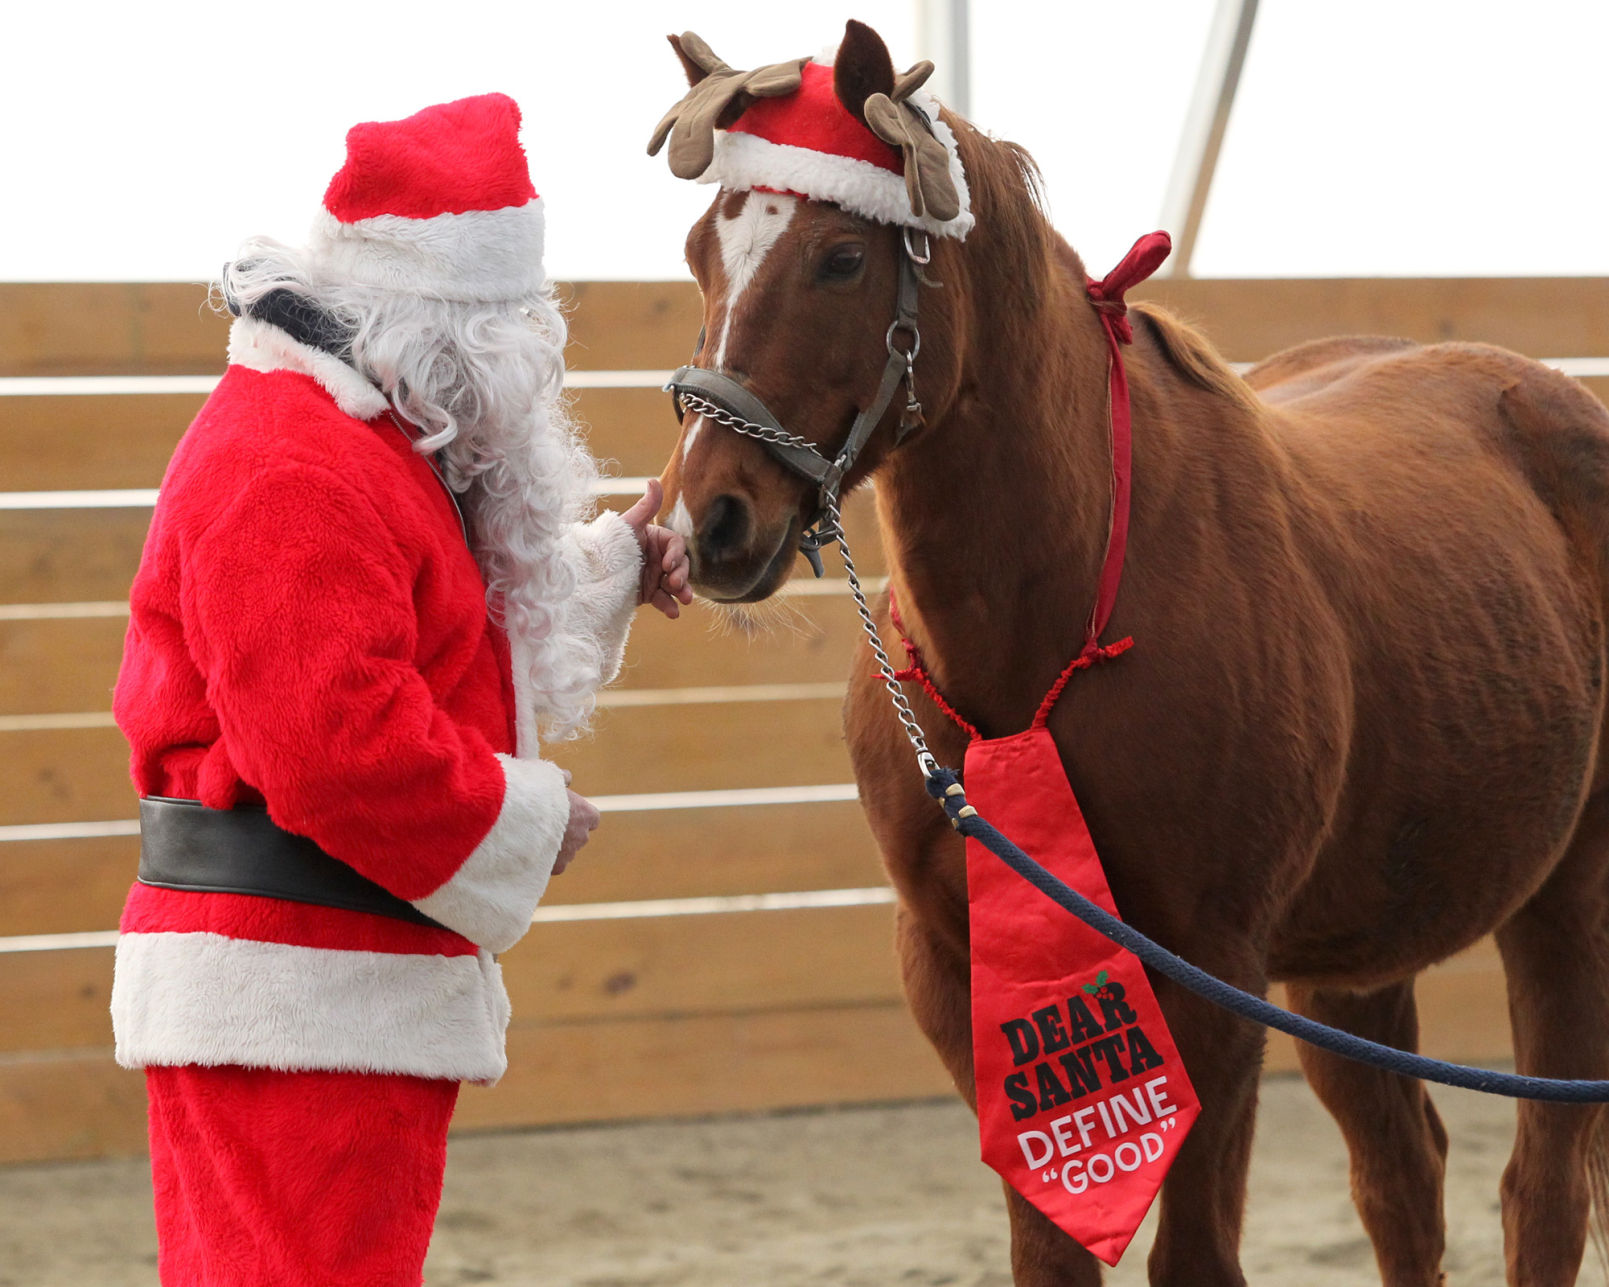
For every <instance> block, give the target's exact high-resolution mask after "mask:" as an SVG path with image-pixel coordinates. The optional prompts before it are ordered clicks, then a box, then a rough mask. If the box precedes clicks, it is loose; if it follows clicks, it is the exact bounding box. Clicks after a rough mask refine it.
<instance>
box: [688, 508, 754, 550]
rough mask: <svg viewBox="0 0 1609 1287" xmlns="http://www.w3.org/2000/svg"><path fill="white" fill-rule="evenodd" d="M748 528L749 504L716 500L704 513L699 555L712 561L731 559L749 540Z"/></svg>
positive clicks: (699, 537)
mask: <svg viewBox="0 0 1609 1287" xmlns="http://www.w3.org/2000/svg"><path fill="white" fill-rule="evenodd" d="M749 527H750V523H749V506H748V502H746V501H744V500H742V499H741V498H739V497H737V496H729V495H724V494H723V495H720V496H717V497H716V498H715V499H714V500H712V501H711V502H710V504H709V508H708V509H707V510H706V511H705V512H704V523H703V527H702V529H701V530H700V532H699V534H698V544H699V552H700V553H701V554H703V555H704V557H705V558H708V559H711V560H719V559H721V558H727V557H730V556H731V555H732V554H733V553H734V552H735V551H737V550H738V549H739V548H741V547H742V545H743V544H744V542H745V541H747V540H748V538H749Z"/></svg>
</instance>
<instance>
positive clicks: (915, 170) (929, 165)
mask: <svg viewBox="0 0 1609 1287" xmlns="http://www.w3.org/2000/svg"><path fill="white" fill-rule="evenodd" d="M932 74H933V64H932V63H930V62H927V61H925V60H924V61H922V62H919V63H917V64H916V66H914V67H912V68H911V69H910V70H909V71H908V72H906V73H905V74H904V75H903V76H901V77H900V78H899V79H898V80H897V81H895V82H894V89H893V92H892V93H889V94H871V95H868V96H867V99H866V106H865V108H864V109H863V111H864V113H865V119H866V124H867V125H868V126H870V127H871V131H872V133H874V134H875V135H877V137H878V138H880V139H882V140H883V142H885V143H888V144H890V145H891V146H893V147H897V148H898V149H899V150H900V153H901V154H902V155H903V157H904V159H905V191H906V194H907V195H908V196H909V197H910V199H911V209H912V211H913V212H915V213H916V214H917V215H918V216H919V217H920V216H923V215H928V216H931V217H932V218H935V219H939V220H947V219H953V218H955V217H956V215H958V214H959V213H960V212H961V198H960V196H959V195H958V194H957V193H956V190H955V181H954V180H953V179H952V178H951V177H950V154H949V153H948V152H947V151H945V149H944V144H942V143H940V142H939V141H938V139H936V138H934V137H933V126H932V123H931V122H930V121H929V120H928V119H927V115H926V114H925V113H924V112H922V111H921V110H920V109H919V108H917V107H915V106H913V105H912V103H911V102H910V96H911V94H912V93H913V92H915V91H916V90H918V89H920V88H921V87H922V85H923V84H925V83H926V81H927V78H928V77H929V76H931V75H932Z"/></svg>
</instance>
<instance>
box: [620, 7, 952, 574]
mask: <svg viewBox="0 0 1609 1287" xmlns="http://www.w3.org/2000/svg"><path fill="white" fill-rule="evenodd" d="M670 40H671V44H672V46H673V47H674V48H675V50H676V52H677V54H678V56H679V57H680V58H681V60H682V64H683V67H684V69H685V71H686V73H687V78H688V82H689V86H690V89H689V92H688V94H687V96H686V97H685V98H683V99H682V101H681V102H680V103H678V104H677V105H676V106H675V107H674V108H672V109H671V111H670V112H669V113H668V114H667V115H666V117H665V119H664V120H663V121H662V122H661V123H660V127H659V129H658V130H657V131H656V133H655V136H654V139H653V142H652V143H651V144H650V147H649V150H650V152H656V151H658V150H659V148H660V147H661V146H662V145H663V144H664V143H665V142H666V141H667V139H668V141H669V143H670V148H669V158H670V163H671V168H672V170H673V171H674V172H675V173H676V174H678V175H679V176H681V177H685V178H696V179H698V180H700V181H702V182H707V183H715V184H718V185H719V190H718V191H717V193H716V196H715V199H714V201H713V202H712V203H711V205H710V207H709V209H708V211H707V212H706V213H705V214H704V216H703V217H702V218H701V219H700V220H699V221H698V222H697V223H696V224H695V225H694V227H693V229H692V231H691V232H690V233H689V234H688V237H687V245H686V255H687V263H688V265H689V267H690V268H691V270H692V272H693V275H694V277H695V278H696V279H697V281H698V285H699V288H700V290H701V291H702V293H703V301H704V316H703V328H702V330H701V332H700V334H699V337H698V341H697V347H696V349H695V350H694V352H693V355H692V358H691V361H690V364H689V366H688V367H686V368H683V371H682V372H678V380H677V382H676V384H675V387H676V392H677V409H678V414H679V416H680V419H681V436H680V439H679V440H678V442H677V444H676V447H675V450H674V452H673V455H672V457H671V460H670V462H669V464H668V465H667V467H666V470H665V473H664V477H663V481H664V485H665V497H666V504H667V506H669V508H670V515H669V518H668V520H667V521H668V523H669V525H670V526H671V527H673V528H674V529H676V530H678V531H679V532H681V534H682V535H683V536H685V537H686V538H687V542H688V548H689V550H690V551H691V555H692V582H693V586H694V588H695V589H696V590H697V591H698V592H699V593H700V594H701V595H703V596H704V597H706V598H709V599H713V600H717V601H724V602H732V603H746V602H755V601H758V600H761V599H765V598H767V597H768V596H770V595H771V594H773V593H774V592H775V591H776V590H777V589H778V588H779V587H780V586H781V585H782V584H783V583H784V582H785V581H786V580H787V579H788V577H789V576H790V575H791V574H792V571H793V568H794V566H795V564H794V554H795V551H796V550H797V549H798V548H799V545H800V538H801V534H803V533H805V532H806V530H807V529H808V528H810V526H811V525H812V523H816V522H819V521H824V520H823V519H822V512H823V502H824V500H826V499H828V498H829V496H830V497H831V498H836V496H837V495H840V494H843V493H847V492H848V491H849V490H850V489H852V488H853V487H854V486H856V485H857V484H858V483H859V482H860V481H862V480H863V479H865V478H866V477H868V476H869V475H871V474H872V473H874V472H875V471H876V470H877V468H878V466H879V465H880V464H881V463H882V462H883V461H884V460H885V459H886V458H887V457H888V455H889V453H890V452H891V451H893V450H894V449H895V446H896V443H899V444H900V446H901V447H902V448H903V447H904V445H905V442H906V440H907V439H909V438H912V437H917V436H922V435H923V434H925V433H929V432H931V430H929V429H928V428H927V426H931V425H936V424H938V423H939V422H940V421H941V420H942V419H943V416H944V414H945V411H946V409H947V407H948V406H949V404H950V403H951V402H953V400H954V397H955V390H956V387H957V384H958V380H959V375H958V365H957V360H956V351H957V345H956V335H955V330H956V321H957V317H958V313H957V308H956V304H957V296H958V294H959V293H960V287H959V285H958V283H959V282H960V281H961V274H962V271H963V266H962V264H961V261H960V256H959V255H958V254H957V253H956V251H957V246H958V244H959V239H960V238H961V237H963V236H965V234H966V232H967V231H968V230H969V229H970V227H971V225H972V214H971V211H970V209H969V205H968V192H967V187H966V180H965V176H964V172H963V170H962V168H961V164H960V161H959V158H958V155H957V150H956V143H955V137H954V133H953V127H954V126H955V125H957V124H958V123H956V122H954V121H953V120H952V119H950V118H948V117H947V116H941V114H940V109H939V107H938V104H937V103H936V102H935V101H934V100H933V99H932V98H931V97H930V96H928V95H927V94H925V93H924V92H922V89H921V86H922V83H923V82H924V81H925V80H926V79H927V76H928V74H929V73H930V72H931V70H932V67H931V64H928V63H922V64H918V65H917V66H916V67H913V68H912V69H911V70H910V71H908V72H906V73H905V74H904V75H896V74H895V71H894V66H893V63H892V61H891V59H890V57H889V53H888V50H887V48H886V46H885V45H884V44H883V41H882V40H881V38H879V37H878V35H877V34H876V33H875V32H874V31H872V30H871V29H870V28H869V27H866V26H864V25H862V24H861V23H858V22H850V23H849V24H848V26H847V28H846V30H845V34H844V39H843V42H842V44H841V46H840V47H839V49H838V51H837V55H836V57H835V58H833V60H832V62H831V63H826V62H818V61H814V60H810V59H797V60H794V61H793V62H789V63H778V64H774V65H771V66H769V67H762V68H759V69H757V70H754V71H747V72H745V71H738V70H736V69H733V68H731V67H729V66H727V65H726V64H725V63H724V62H722V61H721V60H720V59H719V58H717V57H716V56H715V55H714V54H713V53H712V52H711V51H710V50H709V48H708V46H706V45H705V44H704V43H703V41H701V40H699V39H698V38H697V37H696V36H694V35H692V34H691V33H688V34H686V35H684V36H682V37H675V36H673V37H671V38H670ZM938 283H944V284H945V288H944V289H935V286H936V285H937V284H938ZM918 298H920V310H919V312H918V310H917V300H918ZM918 348H919V349H920V360H919V361H918V360H916V359H917V350H918ZM684 377H685V378H684ZM918 390H919V392H920V398H918V396H917V391H918ZM734 427H736V428H737V429H738V431H737V432H733V429H734ZM767 440H769V443H768V442H767ZM788 442H792V443H793V444H794V450H793V451H792V453H791V456H790V453H789V451H788V450H787V449H786V447H785V446H783V447H782V448H781V449H779V444H786V443H788ZM800 442H803V443H807V444H809V445H810V446H811V448H813V451H814V454H816V455H817V456H819V458H820V463H819V465H813V464H812V463H811V461H810V455H811V453H810V452H806V451H803V450H801V449H800V448H799V446H798V444H799V443H800ZM846 444H848V445H852V451H851V452H850V453H849V454H850V455H852V457H853V458H852V459H847V458H846V457H845V454H844V453H845V448H846ZM837 466H843V476H842V478H841V479H840V478H839V477H837V475H836V473H835V472H834V471H835V468H836V467H837ZM812 470H814V472H812Z"/></svg>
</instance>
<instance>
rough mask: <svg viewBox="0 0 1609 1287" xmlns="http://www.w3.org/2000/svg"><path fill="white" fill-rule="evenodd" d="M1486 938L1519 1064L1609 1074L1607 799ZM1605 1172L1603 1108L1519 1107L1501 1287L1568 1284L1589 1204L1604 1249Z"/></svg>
mask: <svg viewBox="0 0 1609 1287" xmlns="http://www.w3.org/2000/svg"><path fill="white" fill-rule="evenodd" d="M1496 937H1497V946H1498V950H1499V951H1500V952H1501V953H1502V957H1503V968H1504V970H1505V972H1506V974H1507V983H1508V1003H1509V1020H1510V1023H1511V1024H1512V1026H1513V1031H1514V1058H1515V1063H1516V1065H1517V1066H1518V1068H1519V1070H1520V1071H1521V1072H1522V1073H1528V1074H1530V1075H1532V1076H1538V1077H1573V1078H1590V1079H1609V796H1605V795H1599V796H1597V797H1595V798H1594V799H1593V800H1592V801H1591V802H1590V803H1589V804H1588V806H1587V811H1586V813H1585V814H1584V815H1583V818H1582V820H1581V823H1580V825H1579V826H1578V827H1577V830H1576V835H1575V838H1574V839H1573V840H1572V841H1571V844H1570V847H1569V849H1568V850H1567V851H1566V853H1565V856H1564V858H1563V859H1562V860H1561V861H1560V863H1559V865H1558V867H1557V868H1556V869H1555V870H1554V871H1553V873H1552V874H1551V875H1550V876H1549V877H1548V879H1547V881H1546V883H1544V884H1543V886H1542V888H1541V889H1540V890H1539V891H1538V892H1537V893H1536V894H1535V895H1534V896H1533V897H1532V898H1531V900H1530V901H1529V902H1528V903H1526V904H1525V906H1524V907H1522V908H1521V909H1520V910H1519V911H1518V912H1517V913H1515V915H1514V916H1513V917H1511V918H1510V919H1509V921H1508V922H1507V923H1506V924H1504V925H1503V926H1502V927H1501V928H1500V929H1499V930H1498V931H1497V936H1496ZM1606 1179H1609V1115H1606V1114H1605V1112H1604V1109H1603V1108H1602V1107H1601V1106H1597V1105H1585V1106H1581V1105H1565V1104H1551V1103H1538V1102H1536V1101H1532V1100H1522V1101H1521V1102H1520V1104H1519V1122H1518V1129H1517V1130H1516V1132H1515V1141H1514V1152H1513V1154H1512V1155H1511V1156H1510V1158H1509V1163H1508V1167H1507V1169H1506V1170H1505V1171H1504V1172H1503V1187H1502V1198H1503V1241H1504V1250H1505V1255H1506V1258H1507V1262H1508V1281H1509V1282H1510V1283H1511V1284H1515V1285H1516V1287H1518V1285H1519V1284H1523V1285H1524V1287H1570V1285H1571V1284H1574V1283H1575V1281H1576V1275H1577V1273H1578V1272H1579V1270H1580V1266H1581V1259H1582V1255H1583V1252H1584V1250H1585V1244H1586V1237H1587V1230H1588V1223H1589V1217H1590V1215H1591V1214H1592V1208H1593V1207H1594V1206H1596V1208H1597V1225H1596V1228H1595V1232H1596V1234H1597V1236H1598V1240H1599V1247H1600V1250H1602V1249H1603V1248H1604V1246H1605V1235H1606V1232H1609V1204H1606V1202H1605V1198H1606V1196H1609V1194H1606V1190H1605V1181H1606Z"/></svg>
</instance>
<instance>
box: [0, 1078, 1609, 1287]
mask: <svg viewBox="0 0 1609 1287" xmlns="http://www.w3.org/2000/svg"><path fill="white" fill-rule="evenodd" d="M465 1093H466V1094H468V1093H472V1092H470V1091H466V1092H465ZM1436 1101H1437V1105H1438V1107H1440V1109H1441V1111H1442V1114H1443V1115H1444V1117H1445V1118H1446V1119H1447V1125H1448V1128H1449V1130H1450V1132H1451V1135H1452V1139H1453V1146H1452V1155H1451V1158H1450V1163H1449V1168H1450V1176H1449V1185H1448V1195H1449V1196H1448V1202H1447V1209H1448V1225H1449V1234H1448V1244H1449V1248H1448V1254H1447V1264H1446V1268H1447V1270H1448V1282H1449V1287H1498V1285H1499V1284H1501V1283H1502V1281H1503V1268H1502V1266H1503V1260H1502V1249H1501V1248H1502V1242H1501V1232H1500V1229H1499V1224H1498V1214H1497V1183H1498V1176H1499V1174H1500V1173H1501V1171H1502V1167H1503V1163H1504V1161H1505V1160H1506V1158H1507V1155H1508V1150H1509V1146H1510V1143H1511V1142H1512V1139H1513V1131H1514V1110H1513V1106H1512V1105H1511V1104H1509V1103H1507V1102H1505V1101H1502V1100H1496V1099H1488V1098H1485V1097H1483V1096H1477V1095H1473V1094H1468V1093H1464V1092H1458V1091H1442V1092H1440V1093H1438V1094H1437V1096H1436ZM976 1156H977V1154H976V1138H975V1136H974V1133H973V1123H972V1119H971V1117H970V1116H969V1115H968V1114H967V1113H966V1111H965V1110H964V1109H963V1108H962V1107H961V1106H960V1104H959V1103H935V1104H920V1105H914V1106H903V1107H896V1108H870V1109H846V1110H841V1111H836V1112H819V1113H817V1112H812V1113H788V1114H779V1115H775V1116H764V1117H744V1118H724V1119H719V1120H709V1121H690V1122H671V1123H658V1124H650V1125H642V1126H611V1127H593V1128H580V1129H560V1130H544V1131H528V1132H521V1133H514V1134H499V1135H481V1136H465V1137H462V1138H457V1139H455V1140H454V1141H453V1145H452V1149H451V1158H450V1162H449V1165H448V1168H447V1192H446V1197H445V1199H444V1201H443V1204H442V1213H441V1218H440V1220H439V1222H438V1224H437V1227H436V1237H435V1242H434V1244H433V1247H432V1251H431V1256H430V1260H429V1263H428V1266H427V1274H426V1280H427V1282H428V1283H429V1284H430V1287H454V1285H456V1284H470V1283H475V1284H496V1285H507V1287H514V1285H516V1284H520V1285H525V1284H530V1285H533V1287H535V1285H538V1284H540V1285H542V1287H806V1285H807V1284H809V1285H811V1287H815V1285H816V1284H821V1285H823V1287H826V1285H829V1284H830V1285H832V1287H940V1285H941V1284H942V1285H944V1287H1010V1281H1011V1280H1010V1275H1009V1273H1008V1272H1007V1268H1006V1230H1005V1219H1004V1215H1003V1213H1002V1211H1001V1206H1000V1196H999V1191H998V1188H997V1186H996V1184H995V1182H994V1180H993V1179H992V1178H991V1173H989V1172H988V1171H986V1170H985V1168H984V1167H983V1165H982V1164H981V1163H979V1162H977V1161H976V1160H975V1159H976ZM1251 1189H1252V1192H1251V1206H1250V1211H1249V1214H1248V1219H1247V1230H1246V1239H1245V1245H1244V1251H1243V1263H1244V1265H1245V1269H1246V1274H1247V1278H1248V1279H1249V1281H1250V1282H1251V1283H1252V1284H1255V1285H1257V1287H1269V1285H1276V1287H1343V1285H1345V1287H1356V1285H1357V1284H1363V1283H1373V1282H1378V1281H1379V1280H1378V1278H1377V1276H1376V1275H1375V1272H1374V1260H1373V1256H1372V1254H1371V1252H1370V1250H1369V1245H1368V1242H1367V1241H1366V1240H1365V1238H1364V1236H1363V1232H1362V1229H1361V1227H1360V1226H1359V1224H1358V1221H1357V1217H1356V1215H1355V1214H1354V1213H1353V1210H1352V1206H1351V1203H1350V1201H1349V1200H1348V1197H1347V1183H1346V1160H1345V1154H1344V1151H1343V1148H1342V1145H1341V1141H1340V1136H1339V1135H1338V1133H1337V1132H1336V1130H1335V1127H1334V1126H1333V1125H1332V1124H1331V1122H1330V1120H1329V1118H1328V1117H1327V1116H1326V1115H1325V1114H1324V1112H1323V1111H1322V1110H1321V1109H1320V1108H1319V1107H1318V1105H1317V1103H1316V1102H1315V1101H1314V1099H1313V1097H1312V1095H1311V1094H1310V1093H1309V1092H1308V1090H1307V1088H1306V1086H1305V1085H1304V1084H1303V1083H1302V1082H1301V1081H1300V1080H1297V1079H1295V1078H1278V1079H1272V1080H1270V1081H1269V1082H1267V1083H1266V1084H1265V1087H1264V1094H1263V1109H1262V1116H1261V1119H1260V1122H1259V1129H1258V1139H1257V1149H1256V1153H1255V1157H1254V1161H1253V1166H1252V1179H1251ZM149 1202H150V1192H149V1184H148V1181H147V1178H146V1172H145V1164H144V1163H143V1162H141V1161H127V1162H102V1163H76V1164H61V1165H51V1166H25V1167H13V1168H10V1169H0V1287H132V1285H134V1284H140V1285H141V1287H145V1285H147V1284H151V1283H153V1282H155V1280H156V1274H155V1269H154V1266H155V1263H156V1248H155V1238H154V1235H153V1233H152V1230H151V1217H150V1212H149ZM1149 1244H1150V1232H1149V1229H1148V1228H1147V1229H1144V1230H1142V1231H1141V1233H1140V1235H1139V1237H1138V1238H1137V1239H1136V1241H1135V1244H1134V1246H1133V1247H1131V1248H1130V1250H1129V1253H1128V1255H1127V1256H1126V1257H1125V1259H1124V1262H1123V1264H1122V1265H1121V1266H1120V1267H1119V1268H1118V1269H1117V1270H1116V1271H1115V1272H1114V1273H1112V1274H1110V1275H1109V1276H1108V1281H1109V1282H1111V1283H1115V1284H1126V1285H1131V1287H1132V1285H1134V1284H1143V1283H1144V1282H1145V1253H1146V1249H1147V1248H1148V1246H1149ZM1590 1255H1591V1253H1589V1262H1588V1264H1587V1266H1586V1268H1585V1270H1584V1272H1583V1273H1582V1275H1581V1281H1582V1283H1597V1282H1599V1281H1601V1276H1600V1270H1599V1269H1598V1266H1597V1265H1596V1263H1594V1262H1593V1261H1592V1260H1591V1259H1590Z"/></svg>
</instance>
